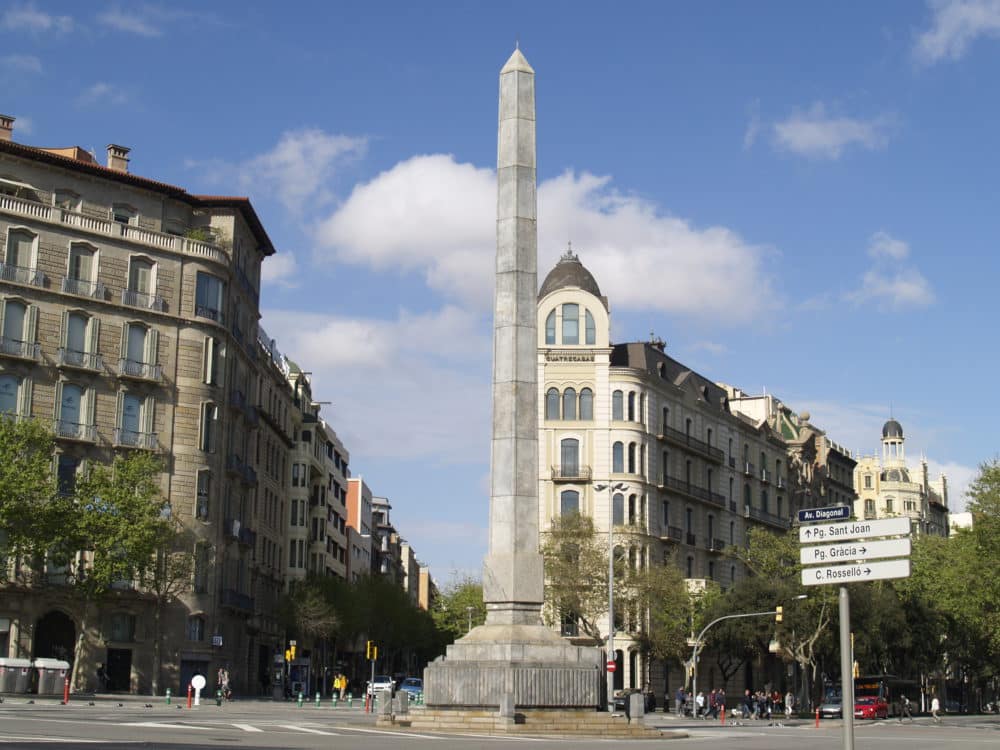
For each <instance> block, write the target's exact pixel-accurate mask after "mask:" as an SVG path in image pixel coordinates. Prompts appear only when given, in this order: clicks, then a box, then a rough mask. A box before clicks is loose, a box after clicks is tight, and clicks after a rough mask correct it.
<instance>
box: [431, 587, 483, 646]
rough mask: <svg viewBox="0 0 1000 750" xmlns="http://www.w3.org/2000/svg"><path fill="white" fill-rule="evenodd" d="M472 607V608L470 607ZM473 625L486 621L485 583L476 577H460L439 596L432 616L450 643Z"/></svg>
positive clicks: (439, 630) (436, 625)
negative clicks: (470, 620) (470, 621)
mask: <svg viewBox="0 0 1000 750" xmlns="http://www.w3.org/2000/svg"><path fill="white" fill-rule="evenodd" d="M470 608H471V609H470ZM470 612H471V615H472V627H476V626H477V625H482V624H483V623H484V622H486V604H485V602H483V584H482V583H480V582H479V581H477V580H475V579H474V578H469V577H465V578H460V579H458V580H457V581H455V582H453V583H452V584H450V585H449V586H447V587H446V588H445V589H444V590H443V591H442V592H441V595H440V596H439V597H438V599H437V602H436V603H435V606H434V609H433V611H432V612H431V616H432V617H433V618H434V625H435V627H436V628H437V629H438V632H440V633H441V635H442V637H444V638H445V639H446V642H448V643H454V642H455V641H457V640H458V639H459V638H461V637H462V636H463V635H465V633H466V631H467V630H468V629H469V615H470Z"/></svg>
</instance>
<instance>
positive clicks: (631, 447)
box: [628, 443, 635, 474]
mask: <svg viewBox="0 0 1000 750" xmlns="http://www.w3.org/2000/svg"><path fill="white" fill-rule="evenodd" d="M628 473H629V474H635V443H629V444H628Z"/></svg>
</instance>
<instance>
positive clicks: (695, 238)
mask: <svg viewBox="0 0 1000 750" xmlns="http://www.w3.org/2000/svg"><path fill="white" fill-rule="evenodd" d="M495 206H496V177H495V174H494V173H493V171H492V170H489V169H482V168H477V167H474V166H473V165H470V164H459V163H457V162H456V161H455V160H454V159H453V158H452V157H451V156H448V155H442V154H436V155H430V156H415V157H412V158H410V159H408V160H406V161H404V162H400V163H399V164H397V165H396V166H394V167H393V168H392V169H390V170H388V171H386V172H383V173H382V174H380V175H378V176H376V177H375V178H374V179H372V180H371V181H370V182H368V183H366V184H362V185H358V186H357V187H356V188H355V189H354V191H353V192H352V194H351V195H350V196H349V197H348V198H347V200H345V201H344V203H343V204H342V205H341V206H339V207H338V209H337V210H336V211H335V212H334V213H333V214H332V215H331V216H330V217H328V218H327V219H326V220H325V221H323V222H321V223H320V225H319V226H318V228H317V244H318V245H319V247H320V252H321V253H322V252H330V251H332V252H333V253H334V255H335V256H336V257H337V258H338V259H339V260H341V261H344V262H348V263H355V264H362V265H367V266H370V267H372V268H375V269H377V270H386V269H399V270H402V271H416V272H419V273H422V274H423V275H424V277H425V279H426V281H427V283H428V285H429V286H431V287H432V288H434V289H436V290H438V291H440V292H442V293H444V294H446V295H448V296H450V297H452V298H455V299H460V300H462V301H463V302H466V303H469V304H476V305H479V306H480V307H487V306H489V305H490V304H491V300H492V285H493V254H494V247H495V235H494V227H495ZM538 214H539V215H538V231H539V252H538V268H539V277H540V280H541V278H543V277H544V275H545V274H546V273H547V272H548V271H549V269H551V268H552V266H553V265H554V264H555V261H556V260H557V258H558V256H559V255H560V254H561V252H562V250H563V248H565V246H566V242H567V241H569V240H572V242H573V246H574V249H576V250H577V251H578V252H579V253H580V256H581V259H582V261H583V263H584V264H585V265H586V266H587V267H588V268H589V269H590V270H591V271H592V272H593V273H594V275H595V277H596V278H597V281H598V284H599V285H600V287H601V291H602V293H604V294H605V295H606V296H608V297H610V298H612V299H614V300H615V306H616V308H621V309H631V310H655V311H661V312H670V313H682V314H690V315H701V316H709V317H713V318H717V319H723V318H727V317H728V316H729V315H730V313H731V310H732V308H731V303H730V300H732V299H740V300H741V306H742V309H743V310H744V311H745V314H746V315H747V317H748V318H751V317H756V316H758V315H760V314H762V313H764V312H765V311H767V310H769V309H771V308H773V307H775V306H776V305H777V299H776V294H775V291H774V287H773V285H772V282H771V280H770V278H769V277H768V275H767V273H766V272H765V268H764V265H765V263H764V260H765V256H767V255H768V252H769V251H768V250H767V249H766V248H762V247H759V246H754V245H751V244H748V243H746V242H745V241H744V240H743V239H742V238H741V237H740V236H739V235H738V234H736V233H735V232H733V231H731V230H729V229H726V228H725V227H708V228H698V227H694V226H692V225H691V224H690V223H689V222H687V221H685V220H683V219H679V218H675V217H672V216H669V215H665V214H664V213H663V212H662V211H661V210H660V209H659V207H657V206H656V205H655V204H653V203H652V202H650V201H647V200H645V199H643V198H640V197H637V196H633V195H627V194H623V193H621V192H619V191H617V190H616V189H614V187H613V186H612V183H611V178H610V177H599V176H595V175H592V174H589V173H587V172H581V173H574V172H565V173H564V174H562V175H560V176H558V177H555V178H553V179H549V180H546V181H544V182H543V183H542V184H541V185H540V186H539V189H538Z"/></svg>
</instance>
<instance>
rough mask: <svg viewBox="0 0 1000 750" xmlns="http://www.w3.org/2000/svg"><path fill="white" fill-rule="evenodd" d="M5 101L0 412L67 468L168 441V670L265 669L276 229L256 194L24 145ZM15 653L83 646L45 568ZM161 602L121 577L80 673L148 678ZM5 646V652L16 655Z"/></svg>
mask: <svg viewBox="0 0 1000 750" xmlns="http://www.w3.org/2000/svg"><path fill="white" fill-rule="evenodd" d="M12 127H13V119H12V118H9V117H0V242H2V243H3V244H2V248H0V393H2V396H0V399H2V400H0V410H2V411H4V412H8V413H13V414H15V415H16V416H17V417H18V418H34V419H38V420H42V421H44V422H46V423H47V424H49V425H51V426H52V429H53V432H54V434H55V436H56V439H57V442H58V446H59V447H58V455H57V457H56V459H55V462H56V465H57V467H58V476H59V481H60V482H61V484H62V485H63V486H64V487H70V486H71V485H72V483H73V482H74V480H75V477H76V474H77V471H78V470H79V468H80V466H81V465H82V463H83V462H84V461H86V460H98V461H106V460H109V459H110V457H111V455H112V454H113V453H114V452H115V451H120V450H145V451H153V452H155V453H157V454H158V455H162V456H163V457H164V458H165V459H168V460H165V461H164V472H163V475H162V482H161V486H162V489H163V492H164V495H165V496H166V497H167V498H168V499H169V501H170V504H171V508H172V512H173V513H174V514H175V516H176V517H178V518H179V519H181V520H182V522H183V523H184V524H185V526H186V527H187V529H188V530H189V531H190V535H189V536H190V540H191V544H192V552H194V554H195V561H196V570H195V574H194V580H193V586H192V590H191V591H190V592H189V593H187V594H185V595H183V596H182V597H181V598H180V601H179V602H177V604H176V606H174V607H171V608H170V610H169V611H168V612H167V613H166V621H165V623H164V629H165V631H166V632H167V633H168V634H171V635H170V636H169V637H170V638H172V640H171V641H170V642H169V643H167V644H165V645H166V647H165V648H164V654H165V656H166V658H165V663H164V666H163V675H162V679H161V685H166V686H172V687H173V688H174V689H175V690H176V689H178V688H179V687H180V685H181V684H186V680H187V678H189V677H190V675H191V674H193V673H194V672H196V671H203V672H205V673H206V674H207V673H209V672H210V671H211V669H212V668H214V667H217V666H220V665H228V666H229V667H230V668H231V669H232V671H233V674H234V677H235V679H236V681H237V687H238V689H240V690H246V688H247V686H248V684H249V683H251V682H252V681H253V680H254V679H255V676H256V675H257V674H258V672H259V670H258V663H257V662H258V658H259V654H260V650H259V649H258V646H259V645H261V639H262V638H264V637H265V636H264V635H263V634H262V633H261V631H260V630H259V629H258V625H257V624H256V622H255V617H256V606H255V599H254V585H255V583H254V582H255V578H254V570H255V566H256V563H257V560H258V556H259V548H258V543H259V539H258V536H257V533H256V529H257V528H258V527H259V526H260V524H261V522H262V520H263V516H262V511H263V510H264V507H265V504H263V503H259V502H258V490H259V485H260V480H259V478H258V457H257V453H256V448H257V446H258V432H259V429H260V427H259V418H258V415H257V411H256V404H254V403H253V402H252V401H251V400H250V395H251V394H256V393H257V383H258V362H257V360H258V352H257V341H256V333H255V331H256V326H257V321H258V317H259V311H258V302H259V283H260V267H261V263H262V262H263V261H264V259H265V258H267V257H268V256H270V255H272V254H273V253H274V247H273V245H272V243H271V241H270V239H269V237H268V235H267V233H266V231H265V230H264V227H263V225H262V224H261V222H260V219H259V218H258V216H257V214H256V212H255V211H254V209H253V207H252V205H251V204H250V202H249V201H248V200H247V199H246V198H238V197H214V196H198V195H192V194H189V193H188V192H186V191H185V190H184V189H183V188H179V187H175V186H171V185H167V184H164V183H161V182H157V181H155V180H151V179H148V178H144V177H140V176H137V175H134V174H131V173H130V172H129V170H128V164H129V149H128V148H125V147H122V146H118V145H111V146H109V147H108V151H107V162H106V164H103V165H102V164H99V163H98V162H97V160H96V159H95V158H94V157H93V156H92V155H91V154H90V153H88V152H86V151H85V150H83V149H81V148H79V147H70V148H62V149H45V148H36V147H32V146H26V145H23V144H20V143H16V142H14V141H13V139H12ZM0 610H2V611H0V615H2V616H3V617H8V618H9V619H10V621H11V623H12V627H11V636H12V637H11V640H10V644H9V651H10V655H12V656H29V657H40V656H56V655H61V656H64V657H66V656H72V655H73V654H74V653H75V651H76V638H77V635H78V633H77V627H78V626H79V622H78V621H76V620H74V618H73V616H72V615H71V614H70V613H71V612H72V611H73V610H72V608H70V607H68V606H66V598H65V592H64V591H60V589H59V587H58V586H55V585H46V584H45V583H44V581H43V579H40V578H37V577H36V578H34V579H32V580H27V579H25V580H20V581H15V585H12V586H8V587H6V588H5V589H4V590H3V591H2V594H0ZM149 617H150V613H149V608H148V607H147V606H146V605H144V604H143V603H142V601H141V599H140V598H139V597H138V596H132V597H129V596H127V595H125V594H123V595H122V596H119V597H117V598H116V599H115V604H114V606H113V607H109V608H106V611H105V610H104V609H102V611H101V612H100V613H99V616H97V617H93V618H91V619H90V621H91V622H93V623H94V625H93V627H92V628H91V629H90V630H89V631H88V632H86V633H84V634H83V639H84V645H85V648H83V649H82V652H81V656H80V658H82V659H84V660H85V661H84V662H81V668H80V669H79V670H78V677H79V683H78V684H76V685H74V686H73V688H74V689H88V688H93V687H94V685H93V684H92V682H93V680H94V677H93V675H94V674H95V669H96V665H97V663H104V664H105V666H106V669H107V671H108V675H109V681H110V685H111V687H112V688H113V689H119V690H140V691H144V690H149V689H150V685H151V682H152V676H151V669H152V650H153V649H152V643H151V633H152V632H153V628H152V626H151V623H150V622H149ZM5 655H6V654H5Z"/></svg>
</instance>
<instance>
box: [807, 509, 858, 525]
mask: <svg viewBox="0 0 1000 750" xmlns="http://www.w3.org/2000/svg"><path fill="white" fill-rule="evenodd" d="M850 517H851V506H850V505H834V506H831V507H829V508H805V509H803V510H800V511H799V523H816V522H817V521H846V520H847V519H848V518H850Z"/></svg>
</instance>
